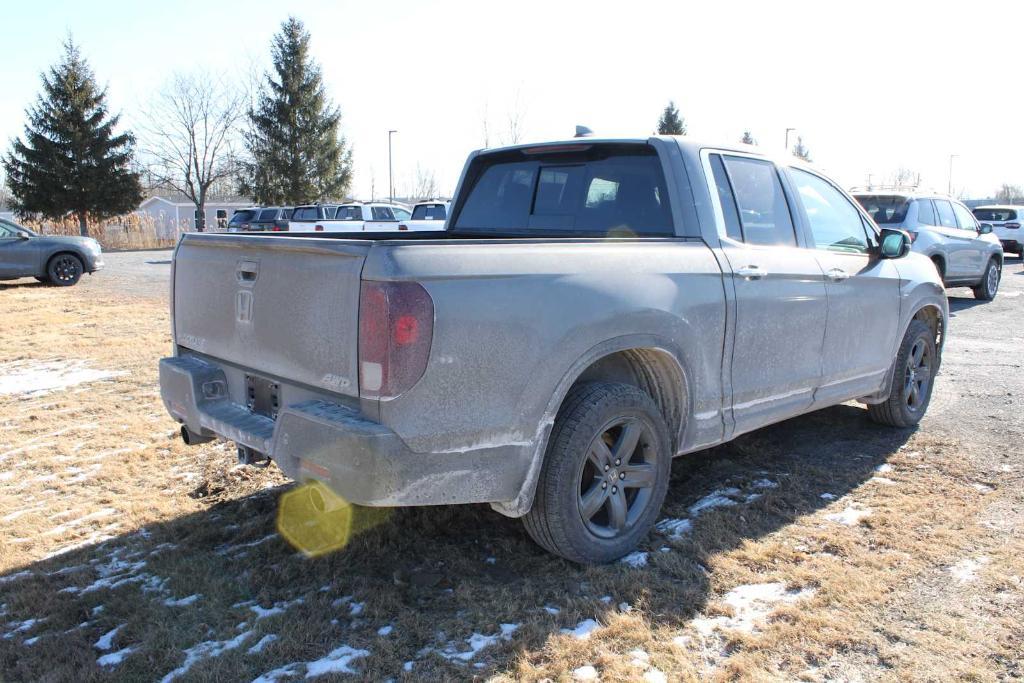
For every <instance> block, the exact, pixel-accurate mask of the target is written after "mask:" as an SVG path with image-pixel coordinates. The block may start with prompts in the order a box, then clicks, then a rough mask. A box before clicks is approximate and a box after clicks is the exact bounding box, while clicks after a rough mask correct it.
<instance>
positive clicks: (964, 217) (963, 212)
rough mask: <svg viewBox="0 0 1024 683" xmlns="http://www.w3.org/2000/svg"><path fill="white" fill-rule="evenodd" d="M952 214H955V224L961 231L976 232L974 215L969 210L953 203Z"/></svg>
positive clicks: (976, 225)
mask: <svg viewBox="0 0 1024 683" xmlns="http://www.w3.org/2000/svg"><path fill="white" fill-rule="evenodd" d="M953 213H954V214H956V222H957V223H958V224H959V225H960V229H961V230H969V231H970V232H978V221H976V220H974V214H973V213H971V211H970V209H968V208H967V207H966V206H964V205H963V204H956V203H954V204H953Z"/></svg>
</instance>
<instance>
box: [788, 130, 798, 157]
mask: <svg viewBox="0 0 1024 683" xmlns="http://www.w3.org/2000/svg"><path fill="white" fill-rule="evenodd" d="M794 130H796V128H787V129H786V151H787V152H788V151H789V134H790V133H792V132H793V131H794Z"/></svg>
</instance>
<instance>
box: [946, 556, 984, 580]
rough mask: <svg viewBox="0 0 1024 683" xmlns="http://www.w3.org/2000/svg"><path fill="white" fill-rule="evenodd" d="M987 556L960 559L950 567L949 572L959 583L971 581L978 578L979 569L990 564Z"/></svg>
mask: <svg viewBox="0 0 1024 683" xmlns="http://www.w3.org/2000/svg"><path fill="white" fill-rule="evenodd" d="M988 561H989V560H988V558H987V557H979V558H978V559H976V560H972V559H965V560H960V561H959V562H957V563H956V564H954V565H953V566H952V567H950V568H949V573H950V574H952V575H953V578H954V579H956V580H957V583H961V584H964V583H970V582H971V581H974V580H976V579H977V578H978V570H979V569H981V568H982V566H984V565H986V564H988Z"/></svg>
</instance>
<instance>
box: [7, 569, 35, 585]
mask: <svg viewBox="0 0 1024 683" xmlns="http://www.w3.org/2000/svg"><path fill="white" fill-rule="evenodd" d="M29 576H32V572H30V571H29V570H28V569H25V570H23V571H20V572H17V573H15V574H8V575H7V576H0V586H2V585H3V584H5V583H10V582H11V581H17V580H18V579H24V578H27V577H29Z"/></svg>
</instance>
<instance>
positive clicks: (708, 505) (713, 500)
mask: <svg viewBox="0 0 1024 683" xmlns="http://www.w3.org/2000/svg"><path fill="white" fill-rule="evenodd" d="M739 494H740V490H739V489H738V488H735V487H729V488H725V489H718V490H717V491H712V492H711V493H709V494H708V495H706V496H704V497H703V498H701V499H700V500H698V501H697V502H696V503H694V504H693V505H691V506H690V514H691V515H693V516H697V515H699V514H700V513H702V512H705V511H707V510H713V509H715V508H722V507H729V506H732V505H735V504H736V501H735V500H732V498H731V497H730V496H738V495H739Z"/></svg>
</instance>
